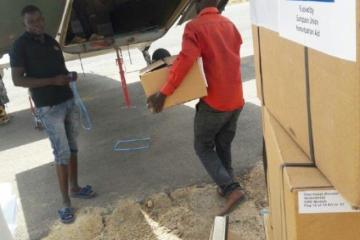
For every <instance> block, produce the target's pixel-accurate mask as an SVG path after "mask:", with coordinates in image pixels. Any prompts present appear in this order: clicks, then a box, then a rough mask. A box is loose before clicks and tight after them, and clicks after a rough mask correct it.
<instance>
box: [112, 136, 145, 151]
mask: <svg viewBox="0 0 360 240" xmlns="http://www.w3.org/2000/svg"><path fill="white" fill-rule="evenodd" d="M137 142H144V145H143V146H141V147H126V148H122V147H121V144H125V143H137ZM148 148H150V138H149V137H148V138H139V139H129V140H119V141H117V142H116V144H115V145H114V147H113V151H114V152H130V151H140V150H144V149H148Z"/></svg>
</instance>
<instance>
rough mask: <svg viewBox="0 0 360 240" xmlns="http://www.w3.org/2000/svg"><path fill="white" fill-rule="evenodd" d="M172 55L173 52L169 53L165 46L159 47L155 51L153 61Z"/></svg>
mask: <svg viewBox="0 0 360 240" xmlns="http://www.w3.org/2000/svg"><path fill="white" fill-rule="evenodd" d="M170 56H171V54H170V53H169V51H168V50H166V49H164V48H159V49H157V50H156V51H155V52H154V53H153V55H152V61H153V62H156V61H159V60H162V59H164V58H167V57H170Z"/></svg>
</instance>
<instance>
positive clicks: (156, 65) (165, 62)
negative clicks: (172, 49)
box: [140, 56, 177, 75]
mask: <svg viewBox="0 0 360 240" xmlns="http://www.w3.org/2000/svg"><path fill="white" fill-rule="evenodd" d="M176 58H177V56H171V57H167V58H164V59H162V60H159V61H156V62H154V63H152V64H150V65H149V66H147V67H145V68H143V69H141V70H140V75H143V74H145V73H148V72H152V71H153V70H154V69H157V68H159V67H161V66H170V65H172V64H173V63H174V61H175V60H176Z"/></svg>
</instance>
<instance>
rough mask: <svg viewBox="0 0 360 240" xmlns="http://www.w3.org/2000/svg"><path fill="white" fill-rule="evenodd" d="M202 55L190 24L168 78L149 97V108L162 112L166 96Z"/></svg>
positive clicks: (177, 85) (171, 92) (187, 26)
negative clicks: (157, 90)
mask: <svg viewBox="0 0 360 240" xmlns="http://www.w3.org/2000/svg"><path fill="white" fill-rule="evenodd" d="M200 56H201V48H200V45H199V42H198V39H197V36H196V34H195V31H193V29H192V28H191V25H189V24H188V25H186V28H185V32H184V36H183V42H182V49H181V52H180V54H179V56H178V57H177V58H176V60H175V62H174V64H173V66H172V68H171V70H170V73H169V77H168V80H167V82H166V84H165V85H164V86H163V87H162V89H161V90H160V91H159V92H157V93H155V94H154V95H152V96H150V97H149V98H148V100H147V103H148V108H151V109H153V110H154V112H155V113H159V112H161V111H162V109H163V107H164V103H165V100H166V97H167V96H170V95H171V94H173V93H174V91H175V90H176V88H178V87H179V85H180V84H181V82H182V81H183V80H184V78H185V76H186V74H187V73H188V72H189V70H190V69H191V67H192V66H193V65H194V63H195V61H196V59H197V58H198V57H200Z"/></svg>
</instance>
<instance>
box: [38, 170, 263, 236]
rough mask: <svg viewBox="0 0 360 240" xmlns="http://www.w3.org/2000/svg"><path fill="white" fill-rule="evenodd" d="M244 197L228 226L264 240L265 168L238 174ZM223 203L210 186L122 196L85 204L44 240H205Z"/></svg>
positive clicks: (241, 234) (241, 233) (238, 232)
mask: <svg viewBox="0 0 360 240" xmlns="http://www.w3.org/2000/svg"><path fill="white" fill-rule="evenodd" d="M239 181H240V182H241V184H242V186H243V187H244V189H245V191H246V193H247V200H246V201H245V202H244V203H242V204H241V205H240V206H239V207H238V208H237V209H236V210H235V211H234V212H232V213H231V214H230V230H231V231H233V232H236V233H237V234H239V235H240V237H241V239H244V240H264V239H265V236H264V227H263V219H262V217H261V216H260V214H259V212H260V210H261V209H262V208H264V207H266V205H267V200H266V186H265V183H264V173H263V167H262V165H261V164H260V163H259V164H257V166H256V167H255V168H254V169H252V170H251V171H250V172H249V173H247V174H246V175H244V176H243V177H241V178H239ZM223 203H224V199H222V198H220V197H219V196H218V195H217V193H216V187H215V186H214V185H203V186H192V187H186V188H181V189H177V190H175V191H173V192H169V193H165V192H161V193H158V194H154V195H152V196H149V197H148V198H146V199H145V200H143V201H142V202H136V201H135V200H134V199H123V200H120V201H119V202H118V203H117V204H116V205H114V206H111V207H107V208H85V209H81V210H79V212H78V213H77V214H76V215H77V219H76V221H75V223H73V224H71V225H63V224H60V223H58V224H55V225H54V226H53V227H52V230H51V231H50V233H49V235H48V236H47V237H46V238H44V239H46V240H60V239H67V240H72V239H74V240H75V239H76V240H81V239H84V240H90V239H93V240H158V239H161V240H203V239H204V240H207V239H209V235H210V231H211V227H212V224H213V220H214V216H215V215H216V213H217V211H218V210H219V208H220V207H221V206H222V204H223Z"/></svg>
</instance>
